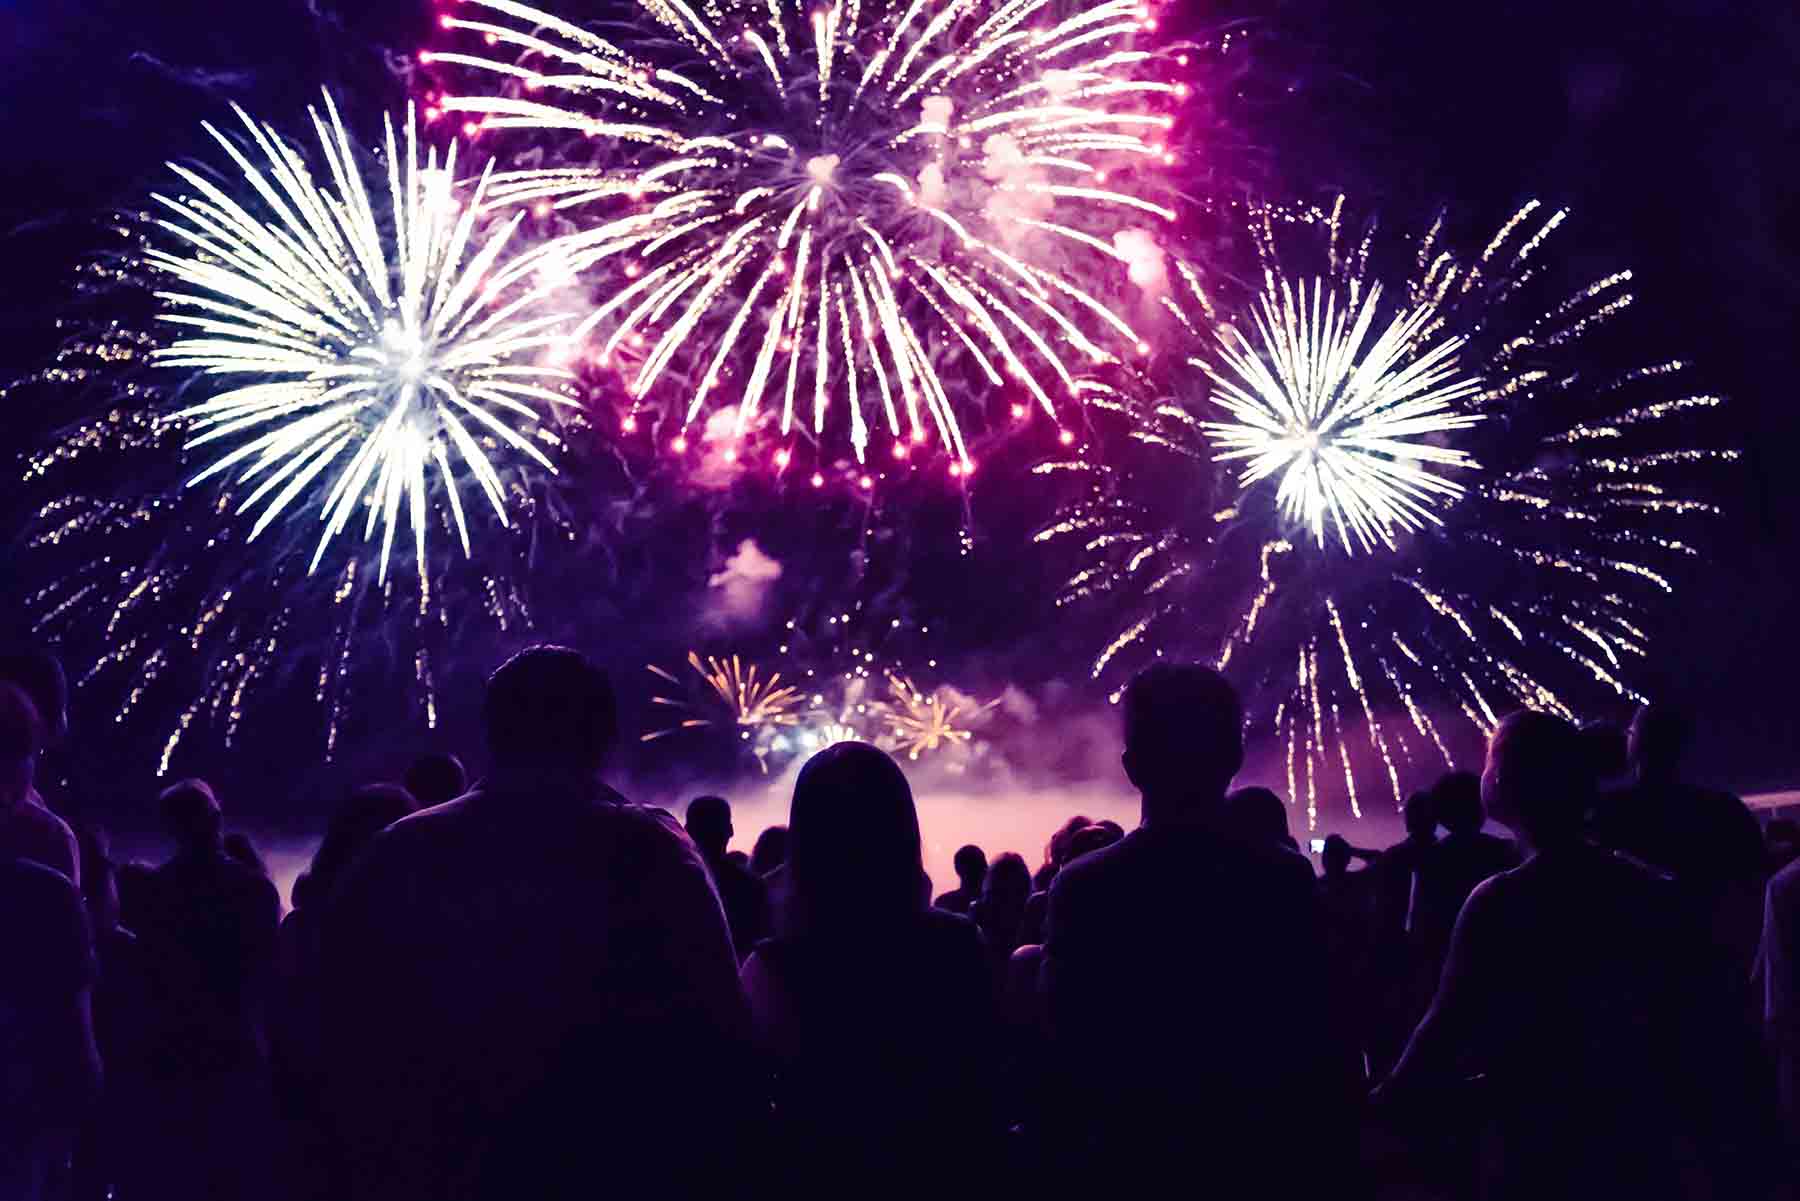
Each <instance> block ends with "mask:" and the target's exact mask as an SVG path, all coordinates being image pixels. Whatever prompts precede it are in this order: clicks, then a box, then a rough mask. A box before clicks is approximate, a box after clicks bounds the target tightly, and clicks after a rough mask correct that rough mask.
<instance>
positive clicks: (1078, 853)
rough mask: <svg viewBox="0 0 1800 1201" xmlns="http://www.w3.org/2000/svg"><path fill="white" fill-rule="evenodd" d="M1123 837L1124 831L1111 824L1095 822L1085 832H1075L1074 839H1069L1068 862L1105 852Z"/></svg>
mask: <svg viewBox="0 0 1800 1201" xmlns="http://www.w3.org/2000/svg"><path fill="white" fill-rule="evenodd" d="M1124 836H1125V834H1124V831H1122V830H1120V829H1119V827H1118V826H1116V825H1114V824H1113V823H1112V822H1095V823H1094V824H1093V825H1091V826H1089V827H1088V828H1087V829H1085V830H1077V831H1076V832H1075V837H1073V838H1071V839H1069V862H1070V863H1073V862H1075V861H1076V860H1077V859H1079V858H1081V857H1082V856H1083V855H1086V854H1089V853H1091V852H1093V851H1101V850H1105V849H1106V848H1107V847H1109V846H1111V845H1112V844H1113V843H1115V842H1117V841H1119V839H1121V838H1123V837H1124Z"/></svg>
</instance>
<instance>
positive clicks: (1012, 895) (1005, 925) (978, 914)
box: [969, 851, 1031, 961]
mask: <svg viewBox="0 0 1800 1201" xmlns="http://www.w3.org/2000/svg"><path fill="white" fill-rule="evenodd" d="M1030 899H1031V869H1030V868H1028V867H1026V866H1025V860H1024V859H1023V858H1021V857H1020V856H1018V855H1016V854H1014V853H1013V852H1011V851H1008V852H1006V854H1004V855H1001V856H1000V857H999V858H997V859H995V860H994V862H993V863H991V864H989V865H988V869H987V873H986V874H985V875H984V876H983V877H982V882H981V895H980V896H979V897H977V898H976V900H975V903H974V904H973V905H971V906H970V907H969V916H970V917H972V918H974V919H975V925H976V927H977V928H979V929H980V931H981V936H982V938H983V939H985V940H986V941H987V948H988V953H989V955H990V956H992V957H993V958H994V959H996V960H1000V961H1005V960H1006V959H1007V958H1008V957H1010V956H1011V955H1012V953H1013V951H1014V950H1015V949H1017V948H1018V946H1019V944H1020V941H1021V933H1022V927H1023V923H1024V919H1025V903H1026V902H1027V901H1029V900H1030Z"/></svg>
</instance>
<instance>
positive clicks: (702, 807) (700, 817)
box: [687, 796, 731, 854]
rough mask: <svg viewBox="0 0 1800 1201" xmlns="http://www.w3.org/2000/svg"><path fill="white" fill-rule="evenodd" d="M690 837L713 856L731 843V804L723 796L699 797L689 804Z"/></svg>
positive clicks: (696, 844)
mask: <svg viewBox="0 0 1800 1201" xmlns="http://www.w3.org/2000/svg"><path fill="white" fill-rule="evenodd" d="M687 832H688V837H689V838H691V839H693V840H694V845H695V846H697V847H699V848H700V849H701V850H703V851H706V852H707V853H708V854H711V853H713V852H715V851H723V850H724V849H725V844H726V843H728V842H730V841H731V802H730V801H728V800H726V799H725V798H724V797H722V796H697V797H695V798H694V799H693V800H691V801H689V802H688V807H687Z"/></svg>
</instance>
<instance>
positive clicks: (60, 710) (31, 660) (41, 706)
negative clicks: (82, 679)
mask: <svg viewBox="0 0 1800 1201" xmlns="http://www.w3.org/2000/svg"><path fill="white" fill-rule="evenodd" d="M0 681H5V682H6V683H9V684H14V685H17V686H18V688H19V689H20V690H21V691H23V692H24V693H25V695H26V696H27V697H29V698H30V700H31V705H32V708H34V709H36V710H37V715H38V721H39V723H40V724H41V726H42V728H43V738H44V740H45V741H49V740H50V739H51V738H53V737H55V736H56V734H57V733H58V732H59V731H58V729H57V726H58V724H59V723H60V722H61V721H62V720H63V717H64V715H65V714H66V713H67V712H68V709H69V677H68V676H66V675H64V674H63V665H62V660H60V659H58V658H57V657H56V656H55V655H53V654H51V653H50V652H49V651H47V650H43V649H42V648H39V647H30V648H27V649H25V650H15V651H11V652H8V653H7V654H5V655H0Z"/></svg>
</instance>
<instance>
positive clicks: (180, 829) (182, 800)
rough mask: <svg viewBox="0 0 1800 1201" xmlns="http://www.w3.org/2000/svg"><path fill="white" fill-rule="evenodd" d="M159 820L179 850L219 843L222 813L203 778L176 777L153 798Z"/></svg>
mask: <svg viewBox="0 0 1800 1201" xmlns="http://www.w3.org/2000/svg"><path fill="white" fill-rule="evenodd" d="M156 804H157V808H159V809H160V810H161V811H162V816H163V824H164V825H165V826H167V827H168V830H169V833H170V834H172V835H174V837H175V841H176V843H177V844H178V845H179V846H180V847H181V849H182V850H205V849H208V848H211V847H215V846H218V845H219V831H220V828H221V826H222V825H223V822H224V814H223V812H222V811H221V810H220V808H219V800H218V798H217V797H215V796H214V795H213V790H212V785H210V784H208V783H207V782H206V781H205V780H199V779H188V780H178V781H176V782H175V783H173V784H171V785H169V786H168V787H167V788H165V789H163V790H162V795H161V796H159V797H157V798H156Z"/></svg>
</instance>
